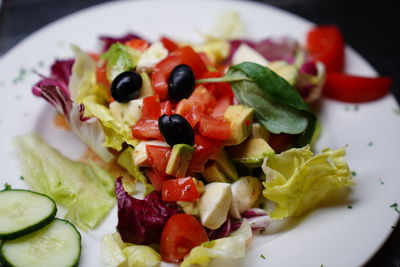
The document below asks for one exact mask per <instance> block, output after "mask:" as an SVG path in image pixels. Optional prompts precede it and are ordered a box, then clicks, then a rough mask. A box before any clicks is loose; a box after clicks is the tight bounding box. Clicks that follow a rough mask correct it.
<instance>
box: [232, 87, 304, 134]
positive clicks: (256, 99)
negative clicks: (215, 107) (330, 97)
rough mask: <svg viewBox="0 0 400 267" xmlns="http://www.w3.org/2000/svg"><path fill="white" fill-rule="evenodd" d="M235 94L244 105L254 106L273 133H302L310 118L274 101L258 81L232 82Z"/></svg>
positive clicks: (257, 113)
mask: <svg viewBox="0 0 400 267" xmlns="http://www.w3.org/2000/svg"><path fill="white" fill-rule="evenodd" d="M231 86H232V89H233V92H234V93H235V96H236V97H237V98H238V99H239V101H240V103H242V104H243V105H246V106H249V107H252V108H254V111H255V115H256V117H257V120H258V122H260V123H261V124H262V125H263V126H264V127H266V128H267V129H268V131H270V132H272V133H276V134H277V133H282V132H283V133H288V134H300V133H302V132H304V131H305V129H306V127H307V123H308V120H307V118H306V117H305V116H304V114H302V113H301V112H298V111H297V110H295V109H293V108H291V107H289V106H286V105H283V104H280V103H277V102H274V101H272V100H271V99H270V98H269V97H268V95H266V94H265V93H264V92H263V91H262V90H260V89H259V87H258V86H257V84H256V83H254V82H250V81H246V80H243V81H240V82H232V83H231Z"/></svg>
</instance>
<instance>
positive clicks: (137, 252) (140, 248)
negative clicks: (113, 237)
mask: <svg viewBox="0 0 400 267" xmlns="http://www.w3.org/2000/svg"><path fill="white" fill-rule="evenodd" d="M123 252H124V254H125V257H126V258H127V259H128V267H155V266H159V265H160V263H161V255H160V254H158V253H157V251H155V250H154V249H152V248H151V247H149V246H144V245H130V246H127V247H125V248H124V249H123Z"/></svg>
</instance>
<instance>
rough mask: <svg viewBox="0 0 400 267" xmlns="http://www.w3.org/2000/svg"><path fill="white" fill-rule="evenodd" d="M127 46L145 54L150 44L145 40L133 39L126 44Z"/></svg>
mask: <svg viewBox="0 0 400 267" xmlns="http://www.w3.org/2000/svg"><path fill="white" fill-rule="evenodd" d="M125 45H127V46H129V47H131V48H133V49H136V50H138V51H140V52H143V51H144V50H146V49H147V48H148V47H149V43H148V42H147V41H146V40H143V39H131V40H129V41H127V42H125Z"/></svg>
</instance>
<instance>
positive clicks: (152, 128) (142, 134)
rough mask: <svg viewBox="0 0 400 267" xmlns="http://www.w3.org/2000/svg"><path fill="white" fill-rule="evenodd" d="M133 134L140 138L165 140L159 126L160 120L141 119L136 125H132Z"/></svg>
mask: <svg viewBox="0 0 400 267" xmlns="http://www.w3.org/2000/svg"><path fill="white" fill-rule="evenodd" d="M132 135H133V137H135V138H137V139H140V140H151V139H156V140H160V141H163V140H164V137H163V136H162V134H161V132H160V129H159V128H158V120H146V119H140V120H139V121H138V122H137V123H136V124H135V126H133V127H132Z"/></svg>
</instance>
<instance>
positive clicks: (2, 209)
mask: <svg viewBox="0 0 400 267" xmlns="http://www.w3.org/2000/svg"><path fill="white" fill-rule="evenodd" d="M56 213H57V206H56V203H55V202H54V200H52V199H51V198H49V197H48V196H45V195H43V194H40V193H36V192H32V191H29V190H22V189H12V190H4V191H0V239H2V240H9V239H15V238H18V237H21V236H24V235H27V234H30V233H32V232H34V231H36V230H38V229H40V228H43V227H44V226H46V225H48V224H49V223H50V222H51V221H52V220H53V219H54V217H55V216H56Z"/></svg>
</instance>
